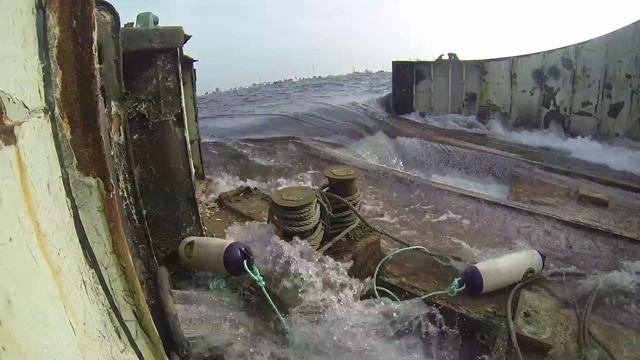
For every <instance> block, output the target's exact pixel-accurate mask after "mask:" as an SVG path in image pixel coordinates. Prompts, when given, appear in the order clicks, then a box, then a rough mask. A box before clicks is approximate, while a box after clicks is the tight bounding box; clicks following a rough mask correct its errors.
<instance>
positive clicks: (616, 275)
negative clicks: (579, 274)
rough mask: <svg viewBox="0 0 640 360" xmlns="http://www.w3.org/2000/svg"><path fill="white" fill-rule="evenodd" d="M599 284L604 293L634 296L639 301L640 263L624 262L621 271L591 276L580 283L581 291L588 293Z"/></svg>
mask: <svg viewBox="0 0 640 360" xmlns="http://www.w3.org/2000/svg"><path fill="white" fill-rule="evenodd" d="M597 284H600V290H602V291H604V292H608V293H622V294H625V293H626V294H632V295H633V296H634V297H636V299H637V295H638V294H639V293H640V261H624V262H622V267H621V269H620V270H616V271H610V272H599V273H597V274H595V275H591V276H589V277H588V278H586V279H584V280H582V281H581V282H580V289H581V290H582V291H584V292H588V291H590V290H591V289H593V288H594V287H595V286H596V285H597Z"/></svg>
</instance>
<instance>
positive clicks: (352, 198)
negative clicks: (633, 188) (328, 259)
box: [322, 165, 360, 238]
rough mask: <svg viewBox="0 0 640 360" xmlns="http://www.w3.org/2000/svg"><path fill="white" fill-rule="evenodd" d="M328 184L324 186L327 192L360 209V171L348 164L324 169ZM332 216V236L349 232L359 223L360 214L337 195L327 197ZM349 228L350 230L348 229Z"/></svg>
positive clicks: (330, 226) (330, 225) (330, 223)
mask: <svg viewBox="0 0 640 360" xmlns="http://www.w3.org/2000/svg"><path fill="white" fill-rule="evenodd" d="M324 176H326V177H327V180H328V184H327V185H325V186H323V187H322V189H323V190H324V189H326V192H327V193H330V194H334V195H337V196H339V197H341V198H342V199H344V200H346V201H348V202H349V203H350V204H351V205H352V206H353V207H354V208H355V209H357V210H360V190H359V189H358V184H357V181H356V180H357V179H358V178H359V177H360V171H359V170H357V169H355V168H352V167H350V166H346V165H335V166H330V167H328V168H326V169H325V170H324ZM327 200H328V202H329V205H330V208H331V217H330V221H329V234H330V236H331V238H333V237H335V236H337V235H340V234H342V233H343V232H345V230H346V232H349V231H350V230H352V229H353V228H355V226H357V224H358V216H357V215H356V214H355V213H354V212H353V211H352V210H351V208H350V207H349V206H348V205H347V204H345V203H344V202H343V201H341V200H338V198H336V197H331V196H330V197H328V198H327ZM347 229H348V230H347Z"/></svg>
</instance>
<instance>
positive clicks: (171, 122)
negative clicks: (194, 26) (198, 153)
mask: <svg viewBox="0 0 640 360" xmlns="http://www.w3.org/2000/svg"><path fill="white" fill-rule="evenodd" d="M121 36H122V44H123V64H124V69H123V74H124V83H125V89H126V91H127V92H128V93H129V97H128V100H127V107H128V110H129V111H128V122H127V125H128V130H129V134H130V139H131V144H130V145H131V153H132V166H133V168H134V169H135V170H134V177H135V182H136V185H137V192H138V195H139V197H140V201H141V204H142V207H143V209H144V218H145V223H146V227H147V232H148V233H149V236H150V240H151V245H152V247H153V249H154V253H155V254H156V256H157V258H158V261H160V262H163V261H164V260H166V259H167V258H168V257H169V256H175V255H176V254H177V248H178V244H179V242H180V241H181V240H182V239H183V238H185V237H187V236H201V235H202V234H203V230H202V224H201V221H200V215H199V213H198V205H197V202H196V198H195V184H194V181H195V179H194V176H193V172H192V161H191V151H190V147H189V133H188V125H187V119H186V114H185V105H184V104H185V100H184V93H183V78H182V60H183V54H182V46H183V44H184V43H185V42H186V40H187V37H186V35H185V34H184V32H183V30H182V28H179V27H159V28H158V27H156V28H123V29H122V32H121Z"/></svg>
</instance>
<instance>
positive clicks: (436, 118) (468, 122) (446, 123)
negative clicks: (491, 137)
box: [403, 113, 487, 133]
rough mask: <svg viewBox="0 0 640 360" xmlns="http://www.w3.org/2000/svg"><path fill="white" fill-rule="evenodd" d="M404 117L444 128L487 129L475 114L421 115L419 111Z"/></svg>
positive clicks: (484, 130) (476, 131)
mask: <svg viewBox="0 0 640 360" xmlns="http://www.w3.org/2000/svg"><path fill="white" fill-rule="evenodd" d="M403 117H405V118H408V119H411V120H413V121H416V122H419V123H423V124H429V125H432V126H436V127H439V128H443V129H452V130H464V131H467V132H474V133H486V132H487V129H486V127H485V126H484V125H482V123H480V122H479V121H478V120H477V119H476V117H475V116H466V115H460V114H446V115H425V116H424V117H423V116H420V114H418V113H411V114H409V115H403Z"/></svg>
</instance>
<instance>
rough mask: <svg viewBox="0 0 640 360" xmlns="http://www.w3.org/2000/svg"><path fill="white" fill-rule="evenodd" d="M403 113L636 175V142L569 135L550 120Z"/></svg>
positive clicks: (639, 168) (639, 158) (639, 166)
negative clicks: (511, 123)
mask: <svg viewBox="0 0 640 360" xmlns="http://www.w3.org/2000/svg"><path fill="white" fill-rule="evenodd" d="M404 117H406V118H408V119H411V120H413V121H416V122H420V123H425V124H429V125H432V126H436V127H440V128H445V129H452V130H462V131H466V132H473V133H487V134H488V135H490V136H493V137H496V138H500V139H504V140H508V141H511V142H516V143H520V144H523V145H527V146H531V147H536V148H547V149H553V150H558V151H562V152H564V153H566V154H567V155H569V156H571V157H574V158H576V159H580V160H585V161H588V162H591V163H594V164H601V165H606V166H608V167H610V168H611V169H614V170H620V171H627V172H630V173H633V174H635V175H640V151H639V150H638V143H637V142H633V141H630V140H628V141H624V140H622V141H614V143H613V144H607V143H604V142H599V141H597V140H594V139H592V138H590V137H585V136H577V137H569V136H567V135H566V134H565V133H564V130H563V129H562V127H561V126H560V125H559V124H556V123H552V124H551V125H550V126H549V129H544V130H511V129H507V128H506V127H505V126H504V125H503V124H502V122H501V121H500V120H497V119H492V120H490V121H489V122H488V124H487V125H486V126H485V125H483V124H482V123H480V122H479V121H478V120H477V119H476V117H475V116H464V115H459V114H447V115H426V116H425V117H421V116H420V115H419V114H417V113H412V114H409V115H404Z"/></svg>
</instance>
